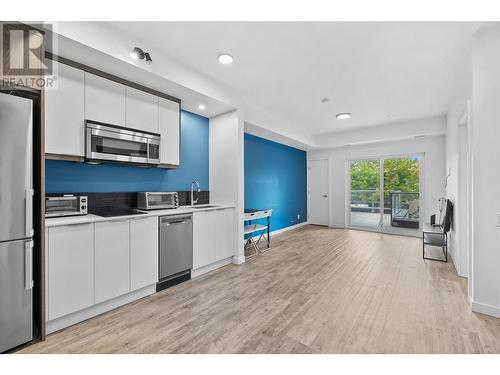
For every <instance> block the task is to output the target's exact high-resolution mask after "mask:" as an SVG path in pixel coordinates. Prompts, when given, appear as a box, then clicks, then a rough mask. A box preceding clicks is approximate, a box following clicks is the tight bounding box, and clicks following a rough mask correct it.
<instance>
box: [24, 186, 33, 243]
mask: <svg viewBox="0 0 500 375" xmlns="http://www.w3.org/2000/svg"><path fill="white" fill-rule="evenodd" d="M34 194H35V191H34V190H33V189H26V193H25V200H26V202H25V211H26V212H25V220H26V223H25V226H26V231H25V233H26V237H31V236H33V195H34Z"/></svg>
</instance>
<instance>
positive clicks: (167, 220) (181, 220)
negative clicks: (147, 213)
mask: <svg viewBox="0 0 500 375" xmlns="http://www.w3.org/2000/svg"><path fill="white" fill-rule="evenodd" d="M191 221H192V218H191V216H180V217H179V216H177V217H168V216H167V217H161V218H160V224H161V225H170V224H185V223H187V222H191Z"/></svg>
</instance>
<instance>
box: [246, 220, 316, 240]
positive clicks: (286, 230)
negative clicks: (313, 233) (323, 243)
mask: <svg viewBox="0 0 500 375" xmlns="http://www.w3.org/2000/svg"><path fill="white" fill-rule="evenodd" d="M306 225H309V222H307V221H304V222H302V223H298V224H295V225H290V226H289V227H285V228H281V229H276V230H273V231H272V232H270V233H269V234H270V235H276V234H280V233H284V232H288V231H289V230H294V229H298V228H300V227H303V226H306ZM259 237H260V234H256V235H255V236H253V238H259ZM243 243H246V240H243Z"/></svg>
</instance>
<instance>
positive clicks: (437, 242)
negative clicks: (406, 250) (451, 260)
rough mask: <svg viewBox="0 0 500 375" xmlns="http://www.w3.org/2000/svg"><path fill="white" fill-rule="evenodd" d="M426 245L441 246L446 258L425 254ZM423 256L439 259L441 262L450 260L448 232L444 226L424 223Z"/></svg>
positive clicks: (429, 258)
mask: <svg viewBox="0 0 500 375" xmlns="http://www.w3.org/2000/svg"><path fill="white" fill-rule="evenodd" d="M425 245H429V246H437V247H441V248H442V250H443V255H444V259H438V258H431V257H427V256H425ZM422 257H423V258H424V259H428V260H437V261H440V262H447V261H448V234H447V233H446V232H445V231H444V229H443V227H442V226H434V225H431V224H429V223H425V224H424V229H423V230H422Z"/></svg>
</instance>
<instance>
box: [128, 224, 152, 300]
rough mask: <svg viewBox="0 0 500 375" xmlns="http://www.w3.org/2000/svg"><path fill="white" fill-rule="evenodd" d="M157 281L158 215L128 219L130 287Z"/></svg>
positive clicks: (133, 287)
mask: <svg viewBox="0 0 500 375" xmlns="http://www.w3.org/2000/svg"><path fill="white" fill-rule="evenodd" d="M157 282H158V217H156V216H153V217H138V218H133V219H131V220H130V289H131V290H137V289H140V288H144V287H146V286H148V285H151V284H155V283H157Z"/></svg>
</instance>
